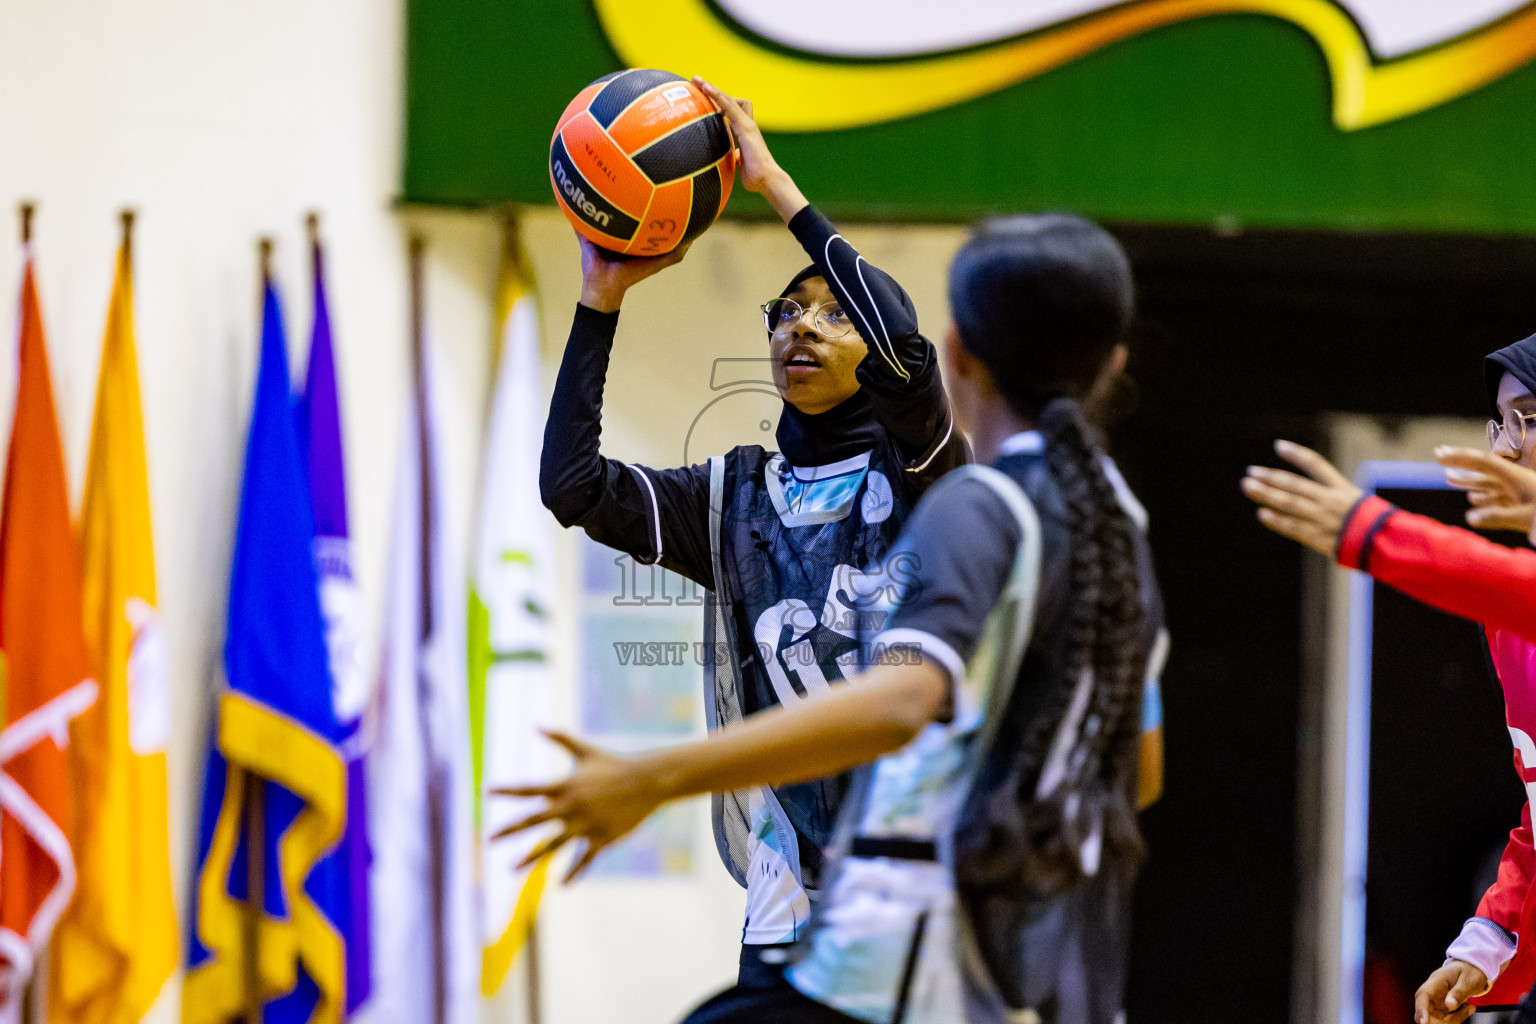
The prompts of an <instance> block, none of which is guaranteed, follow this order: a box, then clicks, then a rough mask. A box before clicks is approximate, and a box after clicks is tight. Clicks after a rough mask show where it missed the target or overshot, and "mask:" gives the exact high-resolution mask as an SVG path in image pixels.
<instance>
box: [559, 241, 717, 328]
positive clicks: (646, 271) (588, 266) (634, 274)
mask: <svg viewBox="0 0 1536 1024" xmlns="http://www.w3.org/2000/svg"><path fill="white" fill-rule="evenodd" d="M576 241H577V242H579V243H581V304H582V305H583V306H586V307H587V308H588V309H595V310H597V311H598V312H599V313H612V312H614V311H615V310H617V309H618V308H619V306H620V305H622V304H623V302H624V293H625V292H627V291H629V290H630V289H631V288H633V287H634V286H635V285H637V284H639V283H640V282H641V281H644V280H645V279H646V278H648V277H650V276H651V275H652V274H659V273H661V272H662V271H663V270H666V269H667V268H668V267H670V266H674V265H676V264H678V263H681V262H682V261H683V257H684V256H686V255H688V247H689V246H690V245H692V244H693V243H692V242H685V243H684V244H682V245H680V246H678V247H677V248H676V249H673V250H672V251H671V252H669V253H663V254H662V255H660V256H640V257H636V258H634V259H627V260H616V259H610V258H609V257H607V256H604V255H603V253H602V250H600V249H599V248H598V247H597V246H596V245H594V244H593V242H592V240H591V239H589V238H587V237H586V236H585V235H582V234H577V236H576Z"/></svg>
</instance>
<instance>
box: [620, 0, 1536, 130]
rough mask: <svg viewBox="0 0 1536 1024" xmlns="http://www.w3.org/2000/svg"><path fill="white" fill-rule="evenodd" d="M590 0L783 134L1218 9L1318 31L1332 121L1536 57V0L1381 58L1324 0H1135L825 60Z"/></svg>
mask: <svg viewBox="0 0 1536 1024" xmlns="http://www.w3.org/2000/svg"><path fill="white" fill-rule="evenodd" d="M592 3H593V7H594V8H595V9H596V11H597V15H598V18H599V20H600V21H601V22H602V25H603V30H604V32H605V33H606V34H607V36H608V40H609V42H610V43H611V44H612V45H613V47H614V50H615V51H616V52H617V53H618V55H619V58H620V59H621V60H623V61H624V62H625V63H626V64H627V65H628V66H630V67H666V68H672V67H674V66H676V65H678V64H679V63H681V62H682V61H687V62H690V63H691V64H692V65H693V66H692V67H691V68H688V69H686V70H688V71H690V72H692V73H694V74H699V75H702V76H704V77H705V78H708V79H710V80H712V81H714V82H715V83H716V84H718V85H719V86H720V87H721V88H723V89H726V90H728V91H730V92H732V93H734V94H736V95H739V96H744V97H746V98H747V99H750V100H752V101H753V103H754V105H755V106H756V109H757V113H758V123H759V124H761V125H762V126H763V127H764V128H767V129H770V130H774V131H783V132H818V131H835V130H837V129H841V128H856V127H859V126H861V125H869V124H878V123H880V122H882V121H892V120H895V119H897V118H902V117H911V116H913V115H915V114H922V113H926V112H928V111H931V110H940V109H942V108H944V107H948V106H953V105H954V104H956V103H961V102H964V101H965V100H970V99H975V98H977V97H979V96H985V95H986V94H988V93H991V92H996V91H997V90H998V89H1001V88H1004V87H1005V86H1009V85H1013V84H1014V83H1016V82H1022V81H1025V80H1026V79H1029V78H1033V77H1035V76H1037V75H1040V74H1043V73H1045V72H1046V71H1050V70H1051V69H1053V68H1057V67H1060V66H1062V65H1063V64H1066V63H1069V62H1070V61H1073V60H1076V59H1077V58H1079V57H1083V56H1085V55H1087V54H1090V53H1092V52H1094V51H1095V50H1099V49H1102V48H1104V47H1105V46H1108V45H1110V44H1111V43H1115V42H1119V41H1121V40H1123V39H1129V38H1131V37H1133V36H1137V35H1140V34H1142V33H1144V32H1148V31H1151V30H1152V29H1156V28H1161V27H1163V26H1165V25H1172V24H1175V23H1177V22H1182V21H1191V20H1193V19H1196V18H1204V17H1209V16H1211V15H1218V14H1260V15H1269V16H1271V17H1274V18H1280V19H1283V20H1285V21H1289V22H1292V23H1293V24H1295V25H1297V26H1299V27H1300V28H1301V29H1302V30H1303V31H1305V32H1306V33H1307V34H1309V35H1310V36H1311V37H1312V38H1313V39H1314V40H1316V41H1317V44H1318V45H1319V46H1320V47H1321V48H1322V51H1323V56H1324V57H1325V58H1326V60H1327V63H1328V71H1329V76H1330V78H1331V79H1332V84H1333V121H1334V124H1335V125H1337V126H1338V127H1339V128H1341V129H1343V130H1345V131H1353V130H1356V129H1360V128H1368V127H1371V126H1372V125H1378V124H1383V123H1385V122H1387V121H1393V120H1396V119H1398V118H1401V117H1407V116H1408V115H1409V114H1416V113H1418V112H1419V111H1421V110H1427V109H1429V108H1430V107H1435V106H1438V105H1440V104H1442V103H1446V102H1448V101H1450V100H1453V99H1455V98H1457V97H1458V96H1464V95H1466V94H1467V93H1469V92H1472V91H1473V90H1475V89H1479V88H1481V87H1483V86H1485V85H1487V84H1488V83H1490V82H1493V81H1495V80H1497V79H1499V78H1502V77H1503V76H1504V75H1507V74H1509V73H1510V72H1511V71H1513V70H1515V69H1516V68H1518V67H1521V66H1522V65H1524V64H1526V63H1528V62H1530V60H1531V59H1532V58H1533V57H1536V4H1530V5H1528V6H1526V7H1523V8H1521V9H1520V10H1519V11H1517V12H1516V13H1514V14H1511V15H1509V16H1507V17H1505V18H1503V19H1501V20H1500V21H1498V22H1495V23H1493V24H1492V25H1489V26H1487V27H1485V28H1482V29H1479V30H1478V31H1476V32H1474V33H1471V34H1469V35H1466V36H1463V37H1461V38H1459V39H1457V40H1454V41H1452V42H1449V43H1445V44H1443V45H1441V46H1438V47H1435V48H1433V49H1429V50H1424V51H1421V52H1419V53H1417V54H1412V55H1409V56H1406V57H1401V58H1398V59H1396V60H1392V61H1388V62H1385V63H1382V64H1377V63H1376V62H1375V61H1374V60H1373V59H1372V57H1371V53H1370V50H1369V48H1368V47H1367V46H1366V43H1365V40H1364V39H1363V38H1361V35H1360V31H1359V29H1358V28H1357V27H1356V26H1355V23H1354V22H1353V21H1352V20H1350V18H1349V16H1348V15H1347V14H1345V13H1344V12H1343V11H1342V10H1341V9H1340V8H1339V7H1337V6H1336V5H1335V4H1333V3H1332V2H1330V0H1140V2H1134V0H1133V2H1132V3H1128V4H1124V5H1122V6H1119V7H1116V8H1113V9H1112V10H1108V11H1104V12H1103V13H1101V14H1098V15H1094V16H1091V17H1087V18H1083V19H1080V20H1077V21H1074V22H1072V23H1070V24H1066V25H1062V26H1060V27H1059V28H1055V29H1047V30H1044V31H1042V32H1037V33H1033V34H1031V35H1028V36H1024V37H1022V38H1019V39H1014V40H1010V41H1008V42H1003V43H998V44H996V45H994V46H990V47H987V48H985V49H979V50H967V51H964V52H960V53H952V54H946V55H941V56H935V57H914V58H912V59H910V60H891V61H879V62H841V61H828V60H822V59H816V58H813V57H809V56H806V57H799V56H795V55H793V54H789V53H784V52H781V51H777V50H773V49H769V48H766V47H764V46H760V45H758V44H757V43H755V42H753V41H752V40H751V39H749V38H747V37H746V36H744V35H742V34H740V33H738V32H736V31H734V30H733V29H732V28H731V27H730V26H728V25H727V24H725V23H724V22H723V21H721V20H720V17H719V16H718V15H716V14H715V13H714V12H713V11H711V10H710V9H709V7H708V5H707V3H706V0H647V2H645V3H635V2H634V0H592ZM658 26H665V29H664V30H658Z"/></svg>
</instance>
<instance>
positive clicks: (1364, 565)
mask: <svg viewBox="0 0 1536 1024" xmlns="http://www.w3.org/2000/svg"><path fill="white" fill-rule="evenodd" d="M1396 511H1397V506H1396V505H1388V506H1387V507H1386V508H1384V509H1382V510H1381V514H1380V515H1378V516H1377V517H1376V519H1375V520H1374V521H1373V522H1372V523H1371V525H1370V526H1369V527H1367V528H1366V531H1365V536H1364V537H1361V538H1360V571H1361V572H1364V573H1368V572H1370V571H1371V548H1372V546H1374V545H1375V543H1376V535H1377V534H1378V533H1380V532H1381V528H1382V527H1383V526H1386V525H1387V520H1388V519H1391V518H1392V515H1393V514H1394V513H1395V512H1396Z"/></svg>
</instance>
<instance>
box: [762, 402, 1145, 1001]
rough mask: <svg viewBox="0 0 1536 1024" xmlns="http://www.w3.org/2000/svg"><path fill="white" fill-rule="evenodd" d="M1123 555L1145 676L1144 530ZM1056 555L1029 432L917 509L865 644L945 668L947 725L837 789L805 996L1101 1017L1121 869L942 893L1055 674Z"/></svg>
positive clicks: (1009, 789)
mask: <svg viewBox="0 0 1536 1024" xmlns="http://www.w3.org/2000/svg"><path fill="white" fill-rule="evenodd" d="M1109 475H1110V479H1111V482H1112V483H1114V484H1115V485H1116V488H1117V490H1118V491H1119V494H1120V501H1121V504H1122V506H1123V507H1124V508H1125V509H1126V511H1127V513H1128V514H1129V515H1130V516H1131V518H1132V519H1134V520H1135V521H1137V523H1138V524H1139V525H1141V526H1144V525H1145V522H1146V517H1145V512H1144V511H1142V509H1141V507H1140V505H1139V504H1138V503H1136V501H1135V499H1134V498H1133V497H1132V496H1131V495H1130V492H1129V491H1128V490H1126V489H1124V485H1123V481H1121V480H1120V479H1119V474H1118V473H1117V472H1112V473H1110V474H1109ZM1136 542H1137V543H1136V556H1137V560H1138V565H1139V570H1140V571H1139V578H1140V583H1141V591H1142V595H1141V605H1142V608H1143V629H1142V636H1141V637H1140V641H1139V643H1140V648H1141V650H1142V651H1143V653H1144V657H1143V659H1142V660H1143V663H1144V664H1151V663H1152V661H1153V653H1154V649H1155V648H1158V647H1165V646H1166V639H1163V637H1164V636H1165V634H1164V633H1163V629H1162V621H1163V620H1162V603H1161V598H1160V596H1159V594H1158V590H1157V584H1156V579H1155V577H1154V575H1153V573H1152V566H1151V556H1150V550H1149V548H1148V547H1147V545H1146V543H1145V536H1144V535H1143V534H1142V533H1141V531H1140V530H1138V533H1137V537H1136ZM1071 554H1072V541H1071V536H1070V518H1069V516H1068V513H1067V509H1066V506H1065V502H1064V500H1063V497H1062V495H1061V492H1060V489H1059V488H1058V487H1057V486H1056V484H1055V481H1054V479H1053V477H1052V475H1051V474H1050V472H1049V469H1048V467H1047V466H1046V462H1045V457H1044V450H1043V445H1042V443H1041V438H1040V435H1039V434H1037V433H1034V432H1025V433H1022V434H1018V435H1015V436H1014V437H1012V438H1010V439H1009V440H1008V441H1007V442H1006V443H1005V444H1004V446H1003V454H1002V455H1001V457H1000V458H999V459H998V460H997V462H996V463H994V466H993V467H982V466H968V467H966V468H964V469H962V470H960V471H958V472H956V473H953V474H951V475H950V476H948V477H947V478H946V479H945V480H943V481H942V482H940V483H939V484H938V485H937V486H935V487H934V488H933V489H932V490H931V491H930V492H929V493H928V495H927V496H926V497H925V498H924V499H923V500H922V502H921V503H920V504H919V505H918V507H917V509H916V511H915V512H914V513H913V515H912V517H911V519H910V521H909V522H908V525H907V529H906V530H905V531H904V533H903V535H902V537H901V538H900V539H899V540H898V542H897V544H896V546H895V548H894V549H893V554H892V555H891V561H892V562H896V561H903V562H904V563H905V564H909V565H910V566H911V567H912V568H911V576H912V579H910V580H908V581H906V584H905V585H904V586H903V588H902V593H901V597H900V600H899V602H898V604H897V606H896V608H895V609H894V611H892V613H891V614H890V615H889V616H888V617H887V618H886V620H885V623H884V626H883V628H882V630H881V632H880V633H879V634H878V635H877V636H876V637H875V638H874V639H873V643H874V644H875V645H876V647H879V648H884V649H886V650H892V649H896V648H901V647H905V648H907V649H909V650H911V651H913V652H918V653H920V655H921V656H922V657H924V658H927V659H931V660H932V662H933V663H934V664H936V665H939V666H941V667H942V668H943V669H944V671H945V673H946V674H947V675H948V677H949V680H950V685H951V690H950V701H949V711H948V714H947V715H946V716H945V717H946V720H945V721H943V722H935V723H932V724H930V725H928V726H927V727H926V728H925V729H924V730H923V731H922V732H921V733H920V734H919V735H918V736H917V737H916V738H915V739H914V740H913V741H912V742H911V743H909V744H908V745H907V746H906V747H904V748H902V749H901V750H899V751H896V752H894V753H892V754H889V755H887V756H885V757H882V758H880V759H879V760H878V761H877V762H875V764H874V765H873V766H871V767H870V768H869V769H867V770H866V771H865V772H863V773H861V775H860V777H859V783H858V784H857V785H856V786H855V787H854V788H853V789H852V791H851V792H850V793H849V794H848V797H847V799H846V801H845V803H844V805H843V810H842V815H841V820H840V821H839V825H838V842H837V844H836V846H837V853H836V854H835V855H834V858H833V860H832V862H831V864H830V865H829V868H828V891H827V894H826V897H825V899H824V900H823V901H822V905H821V906H820V907H819V908H818V911H817V915H816V917H815V918H814V920H813V924H812V928H811V929H810V933H809V935H808V937H807V940H806V943H805V947H804V949H803V951H802V953H803V955H802V956H801V957H800V958H799V960H798V962H797V963H796V964H795V966H794V967H792V968H791V969H790V970H789V972H788V973H787V975H786V977H787V978H788V980H789V982H790V983H791V984H792V985H794V986H795V987H796V988H798V989H799V990H800V991H801V992H803V993H804V994H806V995H807V996H810V997H811V998H813V999H815V1000H817V1001H818V1002H821V1003H824V1004H826V1005H828V1006H831V1007H833V1008H834V1009H837V1010H839V1011H841V1012H843V1013H845V1014H848V1015H849V1016H852V1017H854V1018H856V1019H859V1020H867V1021H871V1022H881V1024H883V1022H885V1021H891V1020H902V1021H905V1022H907V1024H951V1022H954V1021H960V1020H967V1021H998V1022H1001V1021H1005V1020H1009V1019H1017V1017H1016V1016H1010V1015H1011V1014H1012V1015H1016V1014H1017V1013H1018V1011H1021V1010H1024V1009H1040V1010H1045V1009H1047V1008H1049V1009H1050V1012H1049V1013H1046V1014H1045V1016H1046V1017H1047V1019H1052V1020H1056V1019H1060V1020H1066V1021H1082V1022H1085V1024H1111V1022H1113V1021H1114V1020H1115V1019H1116V1016H1117V1014H1118V1011H1119V1008H1120V999H1121V995H1122V992H1123V985H1124V960H1125V958H1124V955H1123V953H1124V944H1125V942H1126V941H1127V940H1128V937H1129V909H1130V905H1129V891H1130V880H1131V879H1133V878H1134V873H1135V865H1134V864H1128V863H1124V862H1122V861H1121V860H1117V859H1115V858H1113V857H1111V856H1109V855H1105V856H1104V858H1103V863H1097V862H1096V863H1095V864H1094V871H1093V873H1092V877H1090V878H1089V879H1087V880H1086V881H1085V882H1084V883H1082V884H1081V885H1079V886H1078V887H1077V888H1075V889H1074V890H1072V891H1070V892H1068V893H1067V894H1065V895H1063V896H1060V897H1052V898H1049V899H1042V900H1034V901H1028V900H1026V901H1012V900H1009V899H995V898H991V897H989V898H988V900H987V901H985V903H984V904H978V903H975V902H972V901H970V900H968V898H967V896H966V895H965V894H964V893H962V892H961V891H960V890H959V888H958V886H957V884H956V881H955V872H956V869H957V865H956V857H957V854H956V852H955V850H956V836H957V834H958V833H959V832H960V830H961V829H963V828H967V827H972V828H974V827H976V826H977V825H978V824H980V825H981V826H982V827H985V825H986V820H980V821H978V820H975V819H973V817H972V816H974V815H981V816H982V817H983V818H984V819H985V817H986V816H987V815H990V814H994V813H998V808H999V807H1000V806H1003V805H1004V804H1007V803H1008V802H1010V801H1015V800H1017V799H1018V794H1017V790H1016V785H1017V782H1018V780H1017V779H1011V777H1010V776H1009V775H1008V773H1007V770H1006V769H1007V767H1008V766H1010V765H1012V764H1013V757H1014V751H1016V750H1017V748H1018V745H1019V743H1020V742H1021V738H1022V736H1023V735H1024V732H1025V730H1026V729H1027V728H1028V727H1029V726H1030V725H1031V724H1032V723H1033V722H1034V721H1035V720H1036V719H1037V717H1038V715H1039V714H1041V713H1043V708H1044V707H1045V703H1044V698H1045V693H1046V691H1047V690H1048V688H1049V685H1050V682H1051V680H1053V679H1055V678H1057V677H1058V676H1059V674H1060V673H1061V671H1062V670H1061V668H1060V665H1061V663H1062V659H1063V657H1064V644H1065V641H1064V637H1065V635H1066V633H1067V630H1066V629H1065V625H1066V616H1067V614H1068V612H1069V610H1070V602H1069V600H1068V598H1069V596H1070V595H1069V591H1068V585H1069V578H1070V573H1069V565H1070V560H1071ZM1091 686H1092V677H1091V674H1085V676H1084V679H1083V680H1082V681H1080V682H1079V691H1078V693H1079V697H1080V699H1074V701H1073V702H1072V704H1071V706H1070V707H1069V708H1068V709H1067V711H1066V712H1065V714H1064V717H1063V718H1062V719H1061V720H1060V723H1059V724H1056V723H1054V722H1053V723H1051V724H1050V727H1051V729H1052V730H1053V731H1054V734H1055V736H1056V740H1055V742H1054V743H1053V744H1052V745H1051V748H1050V754H1049V756H1048V757H1047V758H1046V760H1045V764H1044V766H1043V767H1042V769H1041V770H1040V773H1039V779H1040V782H1039V786H1040V787H1045V786H1047V785H1048V784H1049V783H1048V780H1049V779H1050V778H1051V777H1052V776H1053V773H1056V774H1058V775H1059V774H1060V773H1061V766H1062V764H1064V763H1065V762H1066V761H1067V759H1069V758H1070V757H1071V756H1072V752H1073V747H1074V740H1073V736H1074V735H1075V734H1076V731H1077V730H1078V728H1079V727H1080V726H1081V725H1082V721H1081V716H1082V715H1083V713H1084V710H1085V709H1086V707H1087V703H1088V693H1089V690H1090V689H1091ZM1074 716H1076V717H1074ZM1131 782H1132V783H1133V784H1134V779H1133V780H1131ZM1094 856H1097V855H1096V854H1095V855H1094ZM1088 859H1089V858H1088V857H1087V855H1086V854H1085V864H1086V863H1087V860H1088ZM1085 870H1086V868H1085Z"/></svg>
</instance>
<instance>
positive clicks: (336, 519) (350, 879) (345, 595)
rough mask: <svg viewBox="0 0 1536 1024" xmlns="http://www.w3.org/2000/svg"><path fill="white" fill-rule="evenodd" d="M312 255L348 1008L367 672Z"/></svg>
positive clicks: (357, 1001)
mask: <svg viewBox="0 0 1536 1024" xmlns="http://www.w3.org/2000/svg"><path fill="white" fill-rule="evenodd" d="M311 247H312V252H313V259H314V279H315V322H314V329H313V331H312V333H311V335H310V344H309V370H308V373H307V374H306V376H305V381H304V394H303V396H302V397H301V398H300V399H299V405H298V414H299V429H300V431H301V433H302V434H303V438H304V450H305V457H306V460H307V463H308V466H309V489H310V493H311V495H312V496H313V500H314V505H315V534H316V537H315V566H316V568H317V569H318V571H319V578H320V607H321V610H322V611H323V612H324V615H325V641H326V647H327V648H328V651H329V655H330V666H331V697H332V703H333V705H334V707H335V711H336V722H337V724H338V725H339V726H340V727H341V736H342V738H341V753H342V756H343V757H344V758H345V759H346V764H347V828H346V832H345V834H344V835H343V836H342V841H341V848H340V850H339V851H338V853H339V855H340V857H341V860H342V862H343V864H344V865H345V872H346V876H347V896H348V900H347V904H348V905H347V906H346V908H345V915H344V919H343V920H342V921H340V922H337V923H338V924H339V925H340V926H341V928H342V940H343V942H344V943H345V945H346V951H347V954H346V955H347V1004H346V1012H347V1013H348V1014H350V1013H351V1012H352V1011H353V1010H355V1009H357V1007H359V1006H361V1005H362V1004H363V1002H364V1001H365V1000H366V999H367V998H368V995H369V991H370V990H371V988H372V987H373V984H372V983H373V975H372V971H371V964H370V957H369V940H370V936H371V932H370V929H369V922H368V909H369V908H368V870H369V865H370V863H371V862H372V860H373V855H372V851H371V850H370V849H369V847H368V797H367V791H366V779H367V774H366V772H365V770H364V761H363V753H364V751H363V743H362V729H361V724H362V715H363V708H364V706H365V705H366V703H367V699H368V689H369V688H368V676H367V673H366V672H365V670H364V666H363V659H362V647H361V641H362V637H361V633H360V615H361V611H362V605H361V599H360V597H359V595H358V590H357V582H356V580H355V579H354V578H353V576H352V545H351V541H350V540H349V539H348V536H347V488H346V472H345V470H344V468H343V465H342V454H341V413H340V408H339V406H338V404H337V399H336V362H335V357H334V355H333V353H332V351H331V320H330V314H329V312H328V311H327V309H326V302H325V273H324V263H323V259H322V256H321V251H320V240H319V238H318V237H315V238H314V239H313V240H312V243H311Z"/></svg>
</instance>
